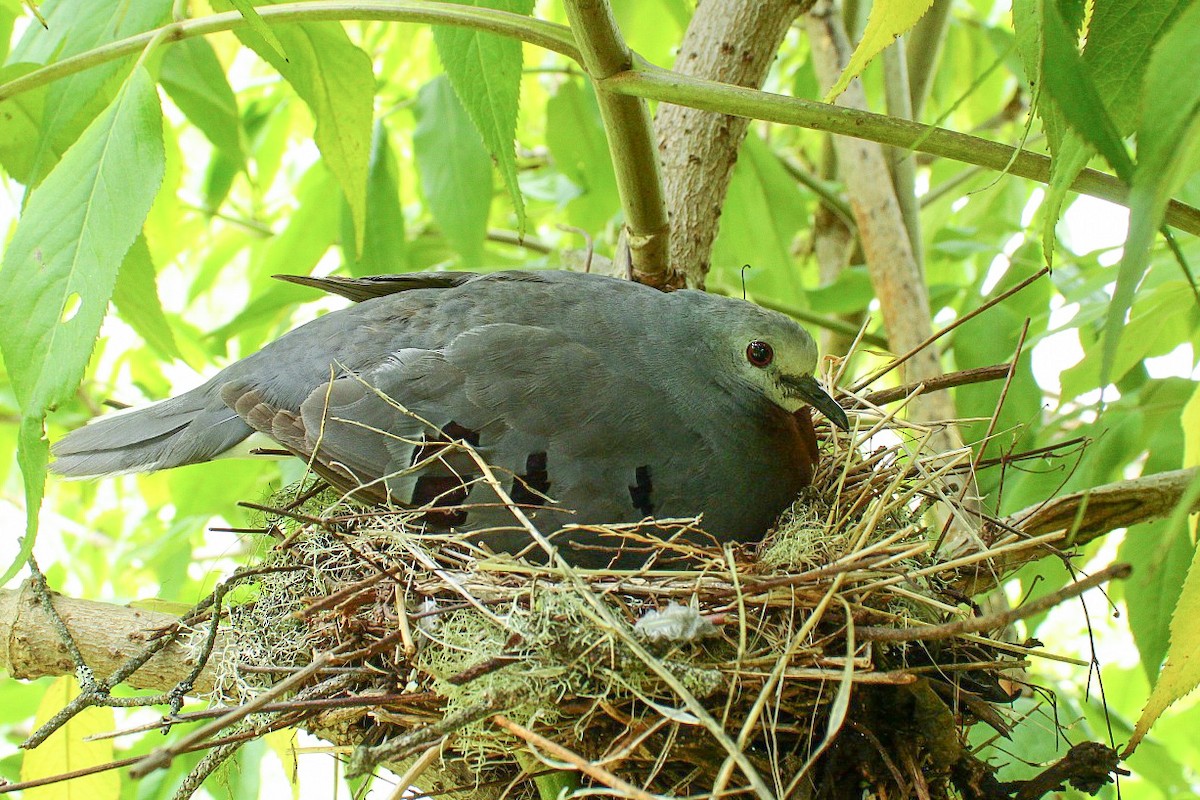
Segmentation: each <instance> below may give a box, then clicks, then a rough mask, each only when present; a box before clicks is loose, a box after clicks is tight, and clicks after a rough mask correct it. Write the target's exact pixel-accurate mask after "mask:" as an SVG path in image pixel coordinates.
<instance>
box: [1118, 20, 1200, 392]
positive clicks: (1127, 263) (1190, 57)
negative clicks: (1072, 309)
mask: <svg viewBox="0 0 1200 800" xmlns="http://www.w3.org/2000/svg"><path fill="white" fill-rule="evenodd" d="M1197 41H1200V5H1197V4H1193V5H1192V6H1191V7H1190V8H1189V9H1188V10H1187V11H1186V12H1184V14H1183V15H1182V16H1180V17H1179V18H1178V20H1177V21H1176V22H1175V24H1174V26H1172V28H1171V30H1170V31H1169V32H1167V34H1166V35H1165V36H1163V38H1162V40H1161V41H1160V42H1159V43H1158V45H1157V46H1156V47H1155V49H1154V54H1153V55H1152V56H1151V58H1150V63H1149V65H1148V66H1147V68H1146V78H1145V85H1144V87H1143V92H1142V97H1143V103H1144V104H1145V106H1144V111H1143V115H1142V122H1141V125H1140V126H1139V128H1138V162H1137V170H1136V172H1134V173H1133V176H1132V178H1133V183H1132V187H1131V189H1130V194H1129V208H1130V213H1129V235H1128V237H1127V238H1126V240H1125V252H1124V254H1123V256H1122V258H1121V267H1120V270H1119V272H1118V274H1117V286H1116V289H1115V290H1114V292H1113V299H1112V305H1111V306H1110V307H1109V312H1108V319H1107V321H1106V322H1105V329H1104V361H1103V365H1102V367H1101V370H1100V374H1101V382H1102V383H1103V380H1104V378H1106V376H1107V375H1108V374H1109V372H1110V370H1111V368H1112V366H1113V363H1114V361H1115V359H1116V353H1117V347H1118V345H1119V343H1120V339H1121V335H1122V330H1123V328H1124V326H1125V315H1126V313H1127V312H1128V311H1129V308H1130V306H1131V305H1132V304H1133V297H1134V292H1135V290H1136V288H1137V284H1138V282H1139V281H1141V279H1142V276H1143V274H1144V273H1145V271H1146V267H1147V265H1148V264H1149V258H1150V248H1151V246H1152V245H1153V244H1154V237H1155V235H1156V233H1157V231H1158V229H1159V227H1160V226H1161V225H1162V221H1163V216H1164V214H1165V213H1166V208H1167V202H1168V201H1169V200H1170V199H1171V196H1172V195H1173V194H1174V193H1175V192H1176V191H1177V190H1178V189H1179V187H1181V186H1182V185H1183V184H1184V182H1185V181H1186V180H1187V179H1188V178H1190V177H1191V176H1192V175H1193V174H1194V173H1195V171H1196V169H1197V168H1200V58H1196V57H1195V46H1196V42H1197Z"/></svg>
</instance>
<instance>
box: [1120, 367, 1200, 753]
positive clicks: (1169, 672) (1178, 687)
mask: <svg viewBox="0 0 1200 800" xmlns="http://www.w3.org/2000/svg"><path fill="white" fill-rule="evenodd" d="M1198 394H1200V390H1198ZM1188 405H1189V407H1190V408H1191V413H1192V414H1193V415H1194V418H1193V419H1192V430H1197V426H1200V413H1197V412H1198V411H1200V408H1198V404H1195V403H1189V404H1188ZM1187 429H1188V426H1187V424H1186V423H1185V425H1184V430H1185V431H1186V430H1187ZM1197 500H1200V478H1198V479H1196V480H1194V481H1192V485H1191V486H1190V487H1189V488H1188V491H1186V492H1185V493H1184V495H1183V497H1181V498H1180V501H1179V505H1178V506H1177V507H1176V509H1175V513H1174V514H1172V515H1171V518H1170V521H1169V525H1170V530H1172V531H1174V532H1175V534H1174V535H1184V536H1186V535H1187V534H1186V533H1185V532H1184V531H1186V528H1187V526H1188V520H1189V517H1191V516H1192V515H1191V514H1189V513H1188V511H1189V509H1190V508H1191V507H1192V506H1193V505H1195V503H1196V502H1197ZM1197 619H1200V549H1197V550H1196V551H1195V553H1194V554H1193V557H1192V563H1191V566H1190V567H1189V568H1188V574H1187V578H1186V579H1185V580H1184V582H1183V590H1182V591H1181V592H1180V596H1179V602H1178V604H1176V606H1175V613H1174V614H1173V615H1172V616H1171V645H1170V647H1169V648H1168V649H1167V660H1166V663H1164V664H1163V668H1162V673H1161V674H1160V675H1159V677H1158V682H1157V683H1155V684H1154V689H1153V690H1151V692H1150V698H1149V699H1148V700H1147V701H1146V705H1145V707H1144V708H1143V709H1142V714H1141V716H1140V717H1139V718H1138V721H1137V725H1136V726H1135V727H1134V731H1133V736H1131V737H1130V739H1129V744H1128V745H1127V746H1126V750H1125V753H1124V755H1126V756H1127V755H1128V754H1129V753H1131V752H1132V751H1133V750H1134V748H1136V747H1137V745H1138V743H1139V742H1140V741H1141V740H1142V738H1143V737H1145V735H1146V733H1148V732H1149V730H1150V726H1151V725H1153V724H1154V722H1155V720H1157V719H1158V718H1159V717H1160V716H1162V713H1163V712H1164V711H1166V710H1167V709H1168V708H1169V707H1170V706H1171V705H1172V704H1173V703H1174V702H1175V701H1176V700H1179V699H1181V698H1183V697H1186V696H1187V695H1188V694H1190V693H1191V692H1192V691H1193V690H1194V689H1195V688H1196V686H1198V685H1200V625H1196V620H1197Z"/></svg>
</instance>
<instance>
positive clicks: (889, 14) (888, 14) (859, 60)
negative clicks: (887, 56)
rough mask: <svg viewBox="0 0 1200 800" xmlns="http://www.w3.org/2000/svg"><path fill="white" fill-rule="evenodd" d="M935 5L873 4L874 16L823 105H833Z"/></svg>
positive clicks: (894, 0)
mask: <svg viewBox="0 0 1200 800" xmlns="http://www.w3.org/2000/svg"><path fill="white" fill-rule="evenodd" d="M932 5H933V0H875V2H874V3H872V4H871V14H870V16H868V17H867V27H866V28H865V29H864V30H863V35H862V40H861V41H859V43H858V47H856V48H854V53H853V54H851V56H850V61H849V62H848V63H847V64H846V68H845V69H844V70H842V74H841V75H839V76H838V79H837V80H836V81H834V83H833V86H832V87H831V88H830V89H829V91H828V92H826V93H825V98H824V100H823V102H826V103H832V102H833V101H834V99H835V98H836V97H837V96H838V95H839V94H841V93H842V92H844V91H846V87H847V86H849V85H850V81H852V80H854V79H855V78H857V77H858V76H859V75H861V74H862V71H863V70H864V69H866V68H867V64H870V63H871V59H873V58H875V56H877V55H879V54H880V53H881V52H883V49H884V48H885V47H887V46H888V45H890V44H891V43H892V42H894V41H896V38H897V37H898V36H900V35H902V34H904V33H907V32H908V31H909V30H910V29H911V28H912V26H914V25H916V24H917V20H919V19H920V18H921V17H923V16H925V12H926V11H928V10H929V8H930V6H932Z"/></svg>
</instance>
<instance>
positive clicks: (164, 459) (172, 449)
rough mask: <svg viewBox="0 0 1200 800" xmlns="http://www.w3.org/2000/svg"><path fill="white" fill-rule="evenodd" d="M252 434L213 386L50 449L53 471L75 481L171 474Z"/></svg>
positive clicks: (93, 426)
mask: <svg viewBox="0 0 1200 800" xmlns="http://www.w3.org/2000/svg"><path fill="white" fill-rule="evenodd" d="M251 433H253V431H252V430H251V428H250V426H249V425H247V424H246V423H245V422H243V421H242V419H241V418H240V417H238V416H237V414H235V413H234V412H233V410H232V409H230V408H229V407H228V406H226V405H225V404H224V403H222V402H221V398H220V391H219V386H218V385H217V384H216V382H215V381H209V382H208V383H205V384H204V385H203V386H198V387H196V388H195V389H193V390H192V391H190V392H186V393H184V394H181V395H179V396H177V397H172V398H171V399H169V400H163V401H162V402H161V403H155V404H154V405H152V406H147V407H146V408H139V409H137V410H134V411H123V412H120V413H117V414H113V415H112V416H107V417H101V418H100V419H97V420H95V421H93V422H92V423H90V424H88V425H87V426H85V427H83V428H80V429H78V430H76V431H72V432H71V433H69V434H67V435H66V436H65V437H63V438H62V439H60V440H58V441H57V442H55V443H54V446H53V447H52V448H51V449H52V452H53V453H54V456H55V459H56V460H55V461H54V463H52V464H51V465H50V469H51V470H52V471H54V472H57V473H58V474H60V475H67V476H69V477H75V478H83V477H89V476H96V475H113V474H117V473H122V472H149V471H152V470H158V469H168V468H170V467H178V466H182V465H184V464H195V463H197V462H200V461H208V460H209V459H212V458H215V457H216V456H218V455H220V454H221V453H223V452H225V451H226V450H228V449H229V448H231V447H233V446H234V445H236V444H237V443H238V442H240V441H242V440H243V439H245V438H246V437H248V436H249V435H250V434H251Z"/></svg>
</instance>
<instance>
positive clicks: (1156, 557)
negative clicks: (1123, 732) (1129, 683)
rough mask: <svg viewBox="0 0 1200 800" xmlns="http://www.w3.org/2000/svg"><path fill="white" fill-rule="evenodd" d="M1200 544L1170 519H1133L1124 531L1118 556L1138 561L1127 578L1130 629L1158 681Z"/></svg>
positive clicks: (1152, 680) (1152, 679)
mask: <svg viewBox="0 0 1200 800" xmlns="http://www.w3.org/2000/svg"><path fill="white" fill-rule="evenodd" d="M1195 551H1196V548H1195V546H1194V545H1193V544H1192V542H1191V537H1189V536H1188V532H1187V528H1183V527H1181V528H1172V527H1171V526H1169V525H1167V523H1165V522H1162V521H1158V522H1148V523H1143V524H1141V525H1134V526H1132V527H1130V528H1129V530H1128V531H1127V532H1126V534H1125V540H1124V541H1123V542H1122V543H1121V548H1120V550H1119V551H1118V553H1117V558H1118V560H1120V561H1124V562H1126V563H1128V564H1129V565H1130V566H1132V567H1133V574H1132V575H1131V576H1130V577H1129V580H1127V581H1126V582H1125V584H1124V586H1125V607H1126V608H1127V609H1128V610H1129V629H1130V631H1131V632H1132V633H1133V640H1134V642H1135V643H1136V644H1137V648H1138V652H1139V653H1141V656H1142V657H1141V666H1142V669H1143V670H1144V671H1145V673H1146V678H1147V679H1148V680H1149V681H1150V685H1151V686H1153V685H1154V683H1155V682H1156V681H1157V680H1158V675H1159V670H1160V668H1161V666H1162V663H1163V659H1164V658H1166V656H1167V646H1168V644H1169V642H1170V622H1171V612H1172V611H1174V610H1175V606H1176V604H1177V603H1178V602H1179V592H1180V589H1181V587H1182V586H1183V581H1184V578H1185V577H1186V575H1187V571H1188V565H1189V564H1191V563H1192V559H1193V558H1194V557H1195Z"/></svg>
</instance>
